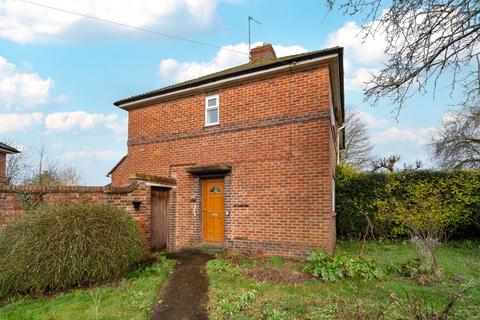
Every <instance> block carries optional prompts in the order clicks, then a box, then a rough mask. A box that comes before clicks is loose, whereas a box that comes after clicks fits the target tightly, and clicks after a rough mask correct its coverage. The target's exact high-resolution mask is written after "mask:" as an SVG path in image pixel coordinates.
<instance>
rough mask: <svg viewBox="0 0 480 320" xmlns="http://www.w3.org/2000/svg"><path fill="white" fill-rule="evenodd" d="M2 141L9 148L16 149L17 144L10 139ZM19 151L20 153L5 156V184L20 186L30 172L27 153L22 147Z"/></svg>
mask: <svg viewBox="0 0 480 320" xmlns="http://www.w3.org/2000/svg"><path fill="white" fill-rule="evenodd" d="M2 141H4V143H6V144H7V145H9V146H15V147H16V148H18V143H16V142H15V141H14V140H12V139H3V140H2ZM21 149H22V150H21V151H22V152H20V153H14V154H9V155H8V156H7V168H6V169H7V170H6V174H5V180H6V184H21V183H22V182H23V181H24V180H25V178H26V177H27V174H28V172H29V171H30V163H29V151H28V150H27V148H24V147H23V148H21Z"/></svg>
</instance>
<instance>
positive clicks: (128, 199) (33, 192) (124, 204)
mask: <svg viewBox="0 0 480 320" xmlns="http://www.w3.org/2000/svg"><path fill="white" fill-rule="evenodd" d="M150 192H151V191H150V187H149V186H148V185H145V184H143V183H132V184H130V185H129V186H126V187H122V188H110V187H65V186H44V187H40V186H28V187H27V186H5V185H4V186H0V228H2V227H4V226H6V225H7V224H8V223H10V222H12V221H14V220H15V219H18V218H20V217H21V216H22V215H24V214H25V205H26V201H28V202H30V203H32V204H36V203H39V202H43V203H58V202H95V203H108V204H111V205H114V206H116V207H119V208H122V209H125V210H127V211H128V212H130V213H131V214H132V216H133V217H134V219H135V220H136V221H137V222H138V224H139V225H140V226H141V227H142V229H143V231H144V233H145V236H146V238H147V240H150ZM133 200H136V201H141V202H142V204H141V206H140V208H139V210H138V211H135V210H134V208H133V205H132V201H133Z"/></svg>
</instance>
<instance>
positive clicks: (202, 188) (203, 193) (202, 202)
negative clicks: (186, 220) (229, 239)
mask: <svg viewBox="0 0 480 320" xmlns="http://www.w3.org/2000/svg"><path fill="white" fill-rule="evenodd" d="M212 181H221V182H222V184H223V188H222V194H223V212H222V214H223V237H222V239H221V240H210V239H207V238H206V216H205V207H204V206H205V205H206V200H205V199H206V188H205V184H206V183H207V182H212ZM200 194H201V200H200V208H201V215H202V228H201V229H202V241H203V242H205V243H213V244H215V243H216V244H223V243H224V242H225V220H226V216H225V177H224V176H218V177H208V178H207V177H205V178H201V179H200Z"/></svg>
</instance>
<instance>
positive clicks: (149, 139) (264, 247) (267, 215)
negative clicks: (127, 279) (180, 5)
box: [112, 66, 337, 257]
mask: <svg viewBox="0 0 480 320" xmlns="http://www.w3.org/2000/svg"><path fill="white" fill-rule="evenodd" d="M209 94H218V95H219V101H220V124H219V125H215V126H211V127H205V126H204V117H205V109H204V108H205V96H206V95H209ZM331 108H332V101H331V90H330V80H329V70H328V67H326V66H322V67H315V68H312V69H308V70H300V71H293V72H287V73H285V74H281V75H275V76H274V77H270V78H265V79H260V80H254V81H250V82H247V83H241V84H238V85H234V86H231V87H225V88H220V89H218V90H216V91H214V92H204V93H197V94H192V95H190V96H186V97H182V98H177V99H173V100H169V101H164V102H160V103H155V104H152V105H148V106H145V107H141V108H137V109H133V110H130V111H129V121H128V126H129V130H128V157H127V159H126V161H124V162H123V163H122V165H121V166H120V168H119V169H117V170H115V171H114V172H113V173H112V185H116V186H121V185H124V184H126V183H128V180H127V179H126V177H128V175H130V174H135V173H139V172H140V173H146V174H150V175H155V176H162V177H170V178H174V179H176V181H177V186H176V189H175V190H172V191H171V194H170V201H171V203H170V213H169V230H170V232H169V245H168V246H169V249H172V250H173V249H180V248H183V247H192V246H193V247H194V246H197V245H199V244H201V243H202V233H201V232H202V230H201V223H202V222H201V201H202V200H201V194H200V180H201V177H200V178H199V177H198V176H195V175H192V174H190V173H187V172H186V169H187V168H189V167H192V166H208V165H220V164H221V165H224V164H225V165H229V166H231V167H232V171H231V172H230V173H229V174H227V175H226V176H225V210H226V211H227V210H228V211H229V212H230V213H231V214H230V215H229V216H226V217H225V241H224V245H225V247H226V248H227V249H229V250H232V251H236V252H240V253H245V254H252V255H262V254H265V255H282V256H286V257H302V256H305V255H306V254H308V253H309V251H310V250H312V249H326V250H330V251H331V250H333V247H334V244H335V214H334V208H332V181H333V179H334V174H335V164H336V148H337V147H336V139H337V138H336V134H337V132H336V130H337V129H336V128H335V127H334V126H332V119H331V114H332V112H331ZM192 199H193V200H194V201H192Z"/></svg>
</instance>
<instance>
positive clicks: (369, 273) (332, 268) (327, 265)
mask: <svg viewBox="0 0 480 320" xmlns="http://www.w3.org/2000/svg"><path fill="white" fill-rule="evenodd" d="M308 260H309V261H310V263H309V264H308V265H307V266H306V267H305V268H304V271H305V272H309V273H311V274H313V275H314V276H315V277H318V278H322V279H323V280H324V281H329V282H334V281H337V280H339V279H342V278H361V279H379V278H381V276H382V275H383V274H382V272H381V270H380V268H379V267H378V265H377V263H376V261H375V260H373V259H366V258H362V257H359V256H353V255H348V254H345V253H342V254H339V255H337V256H335V257H330V256H329V255H328V254H327V253H325V252H316V251H314V252H312V253H311V254H310V256H309V257H308Z"/></svg>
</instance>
